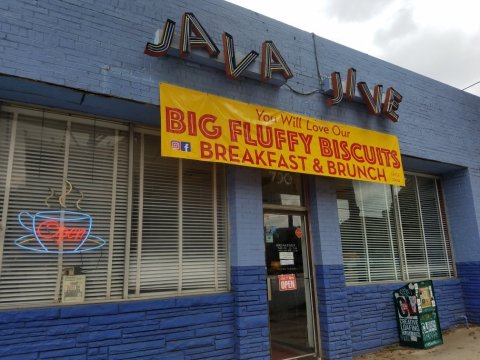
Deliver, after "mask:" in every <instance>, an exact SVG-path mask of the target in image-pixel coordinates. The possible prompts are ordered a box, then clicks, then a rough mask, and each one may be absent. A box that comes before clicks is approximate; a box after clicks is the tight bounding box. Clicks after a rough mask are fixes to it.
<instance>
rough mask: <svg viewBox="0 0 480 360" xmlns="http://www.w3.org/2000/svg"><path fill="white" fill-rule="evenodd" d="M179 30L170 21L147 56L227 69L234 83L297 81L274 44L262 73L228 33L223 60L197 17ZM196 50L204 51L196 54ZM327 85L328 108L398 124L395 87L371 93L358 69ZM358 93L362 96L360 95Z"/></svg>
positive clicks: (264, 56) (265, 49) (267, 44)
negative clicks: (360, 110)
mask: <svg viewBox="0 0 480 360" xmlns="http://www.w3.org/2000/svg"><path fill="white" fill-rule="evenodd" d="M175 27H176V23H175V21H173V20H171V19H167V21H166V22H165V25H164V28H163V31H162V32H160V30H158V31H157V33H156V39H155V41H154V42H153V43H150V42H149V43H147V45H146V46H145V51H144V52H145V54H147V55H149V56H154V57H162V56H166V55H174V56H179V57H181V58H184V59H189V60H191V61H195V62H198V63H201V64H204V65H207V66H213V67H216V68H219V69H224V71H225V74H226V75H227V76H228V77H229V78H231V79H238V78H239V77H241V76H245V77H249V78H253V79H258V80H261V81H264V82H269V83H271V84H274V85H277V86H280V85H283V84H284V83H285V82H286V81H287V80H288V79H290V78H292V77H293V72H292V70H291V69H290V67H289V66H288V64H287V62H286V61H285V59H284V58H283V56H282V54H281V53H280V51H279V50H278V48H277V47H276V46H275V44H274V43H273V41H264V42H263V43H262V44H261V64H260V69H258V65H257V63H256V60H257V58H258V57H259V56H260V55H259V53H258V52H256V51H255V50H251V51H250V52H249V53H248V54H247V55H245V56H244V57H243V58H242V59H241V60H239V58H238V57H237V54H236V52H235V47H234V40H233V36H232V35H230V34H228V33H227V32H223V33H222V43H223V56H220V54H221V51H220V49H219V47H218V46H217V44H215V42H214V41H213V39H212V38H211V36H210V35H209V34H208V32H207V31H206V30H205V28H204V27H203V26H202V24H201V23H200V22H199V21H198V19H197V18H196V17H195V15H194V14H193V13H185V14H183V16H182V23H181V27H180V32H179V34H175ZM193 49H199V50H203V51H195V52H194V51H193ZM279 78H281V80H279ZM326 83H328V85H327V86H328V89H327V90H325V91H324V94H325V95H327V96H328V97H329V98H328V99H327V104H328V105H331V106H333V105H337V104H339V103H341V102H342V101H350V102H358V103H362V104H364V105H365V106H366V107H367V108H368V109H369V111H370V113H371V114H373V115H383V116H385V117H386V118H388V119H390V120H392V121H394V122H396V121H398V114H397V112H396V111H397V110H398V108H399V105H400V103H401V101H402V96H401V95H400V93H398V91H396V90H395V89H394V88H393V87H388V88H387V89H386V91H385V94H383V86H382V85H379V84H377V85H375V86H374V88H373V91H371V90H370V88H369V87H368V86H367V84H366V83H365V82H363V81H361V82H357V81H356V70H355V69H354V68H350V69H348V70H347V76H346V81H345V82H343V81H342V78H341V75H340V73H339V72H333V73H332V74H331V76H330V80H329V81H328V82H326ZM357 89H358V91H359V93H360V96H358V95H357V93H356V92H357Z"/></svg>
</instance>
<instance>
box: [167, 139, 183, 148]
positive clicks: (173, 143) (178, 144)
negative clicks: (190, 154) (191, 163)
mask: <svg viewBox="0 0 480 360" xmlns="http://www.w3.org/2000/svg"><path fill="white" fill-rule="evenodd" d="M170 147H171V148H172V150H181V149H182V143H181V142H180V141H177V140H172V141H171V142H170Z"/></svg>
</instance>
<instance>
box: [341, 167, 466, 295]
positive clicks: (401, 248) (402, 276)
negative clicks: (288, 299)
mask: <svg viewBox="0 0 480 360" xmlns="http://www.w3.org/2000/svg"><path fill="white" fill-rule="evenodd" d="M405 176H413V177H414V180H415V184H416V185H415V186H416V188H415V195H416V202H415V206H420V196H421V195H420V193H419V190H418V178H427V179H432V180H433V181H434V184H435V199H436V205H437V209H438V214H439V222H440V229H441V237H442V239H441V246H442V247H443V248H444V251H445V255H446V257H445V260H446V262H447V268H448V269H445V271H447V272H448V274H449V275H448V276H433V277H432V276H431V272H432V267H433V264H432V263H430V262H429V260H428V250H427V249H426V248H427V246H428V245H427V239H426V237H425V230H424V228H425V223H424V222H423V219H422V220H421V228H422V233H423V237H422V247H423V248H424V249H425V252H426V254H427V258H426V268H425V269H424V270H425V272H426V273H427V275H428V278H429V279H430V278H431V279H452V278H456V277H457V269H456V263H455V254H454V249H453V245H452V241H451V239H452V237H451V234H450V227H449V224H448V211H447V210H448V209H447V207H446V204H445V202H444V199H445V194H444V192H443V187H442V186H441V183H440V181H441V176H438V175H432V174H425V173H419V172H412V171H405ZM348 181H350V182H353V181H354V180H348ZM386 186H388V187H389V189H390V193H391V196H392V201H393V211H392V212H390V213H391V215H390V216H393V222H394V226H395V229H394V233H395V235H394V240H395V241H396V247H397V257H395V258H394V259H393V262H392V266H393V267H395V266H399V269H398V275H399V276H397V275H396V274H397V273H396V274H395V277H396V279H389V280H372V279H371V278H370V275H368V278H367V280H360V281H348V279H347V274H345V283H346V285H347V286H368V285H375V284H382V283H387V284H388V283H398V282H399V281H418V280H424V279H425V277H409V274H408V261H407V260H406V256H407V255H406V251H405V242H404V240H405V236H404V232H403V228H402V223H401V211H400V204H399V196H398V194H396V188H401V187H398V186H393V185H388V184H387V185H386ZM352 187H353V184H352ZM338 200H343V199H342V198H338V196H337V209H338V210H339V209H340V208H338ZM420 212H421V210H420ZM420 216H421V215H420ZM340 220H341V219H340V217H339V226H340V225H341V223H340ZM361 223H362V224H364V220H362V221H361ZM362 226H363V225H362ZM360 236H361V238H362V239H363V238H364V237H365V229H364V228H363V229H362V233H361V234H360ZM343 241H344V239H343V238H342V235H341V234H340V242H341V246H342V258H343V265H344V271H345V249H344V243H343ZM390 241H391V240H390ZM362 243H363V246H362V249H363V252H364V254H365V253H367V255H366V256H365V259H364V260H365V266H366V267H367V268H370V266H371V263H369V262H371V259H370V258H369V257H368V250H369V249H366V248H365V246H366V245H365V242H364V241H362ZM397 263H398V264H397ZM395 264H397V265H395ZM353 271H356V270H353Z"/></svg>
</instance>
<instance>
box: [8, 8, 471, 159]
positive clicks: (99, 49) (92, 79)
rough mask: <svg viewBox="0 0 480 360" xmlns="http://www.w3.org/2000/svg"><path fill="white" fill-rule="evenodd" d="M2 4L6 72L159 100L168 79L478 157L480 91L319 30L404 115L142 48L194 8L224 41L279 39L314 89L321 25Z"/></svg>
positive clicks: (413, 151)
mask: <svg viewBox="0 0 480 360" xmlns="http://www.w3.org/2000/svg"><path fill="white" fill-rule="evenodd" d="M1 7H2V11H1V12H0V23H1V24H2V27H1V28H0V32H1V34H0V35H1V36H0V49H1V56H0V73H4V74H8V75H15V76H18V77H24V78H29V79H34V80H39V81H42V82H48V83H53V84H58V85H63V86H66V87H71V88H75V89H81V90H85V91H88V92H92V93H98V94H105V95H111V96H114V97H119V98H125V99H131V100H135V101H138V102H141V103H147V104H154V105H158V103H159V95H158V83H159V82H161V81H165V82H170V83H173V84H177V85H180V86H185V87H189V88H193V89H198V90H202V91H207V92H211V93H215V94H220V95H222V96H226V97H230V98H235V99H238V100H241V101H246V102H250V103H258V104H260V105H265V106H270V107H274V108H279V109H284V110H287V111H290V112H294V113H300V114H304V115H308V116H311V117H314V118H325V119H328V120H333V121H338V122H342V123H349V124H352V125H356V126H361V127H363V128H369V129H375V130H380V131H384V132H389V133H394V134H396V135H397V136H398V137H399V139H400V142H401V150H402V152H403V153H404V154H406V155H411V156H417V157H425V158H428V159H431V160H437V161H442V162H446V163H453V164H458V165H464V166H468V167H478V165H479V160H477V157H476V156H475V157H472V156H470V154H472V153H477V154H478V152H479V147H478V145H476V140H475V139H477V138H478V136H479V135H480V127H479V126H478V125H477V120H478V116H479V113H480V99H479V98H478V97H476V96H473V95H471V94H468V93H465V92H461V91H459V90H456V89H454V88H452V87H450V86H447V85H444V84H441V83H439V82H437V81H434V80H431V79H428V78H425V77H423V76H420V75H418V74H415V73H412V72H410V71H407V70H405V69H402V68H399V67H397V66H394V65H392V64H389V63H386V62H384V61H381V60H379V59H375V58H373V57H371V56H369V55H367V54H363V53H360V52H358V51H355V50H352V49H349V48H347V47H344V46H341V45H339V44H336V43H334V42H331V41H329V40H326V39H323V38H320V37H315V42H316V48H317V60H318V64H319V70H320V73H321V74H324V75H326V74H330V73H331V72H332V71H335V70H336V71H340V72H341V73H342V74H343V75H344V74H345V71H346V69H347V68H349V67H355V68H356V69H357V80H358V81H365V82H367V84H369V85H370V86H372V85H373V84H374V83H381V84H383V85H384V87H385V88H387V87H389V86H393V87H394V88H396V89H397V90H398V91H399V92H400V93H401V94H402V95H403V97H404V100H403V102H402V104H401V105H400V110H399V114H400V122H399V123H397V124H393V123H391V122H390V121H388V120H385V119H384V118H379V117H374V116H371V115H369V114H368V112H367V109H366V107H365V106H362V105H359V104H347V103H342V104H340V105H338V106H336V107H332V108H329V107H328V106H327V105H326V104H325V99H326V98H325V96H323V95H321V94H314V95H311V96H300V95H296V94H295V93H293V92H292V91H290V90H288V89H287V88H286V87H282V88H280V89H279V88H277V87H274V86H271V85H267V84H261V83H258V82H256V81H254V80H248V79H243V80H239V81H232V80H229V79H227V77H226V76H225V74H224V73H223V72H222V71H219V70H216V69H212V68H208V67H205V66H199V65H196V64H192V63H189V62H187V61H185V60H182V59H178V58H171V57H168V58H160V59H158V58H153V57H149V56H146V55H144V54H143V49H144V47H145V44H146V42H147V41H152V39H153V35H154V32H155V30H156V29H158V28H163V24H164V22H165V20H166V19H167V18H171V19H173V20H174V21H176V22H177V26H179V24H180V22H181V16H182V14H183V13H184V12H193V13H194V14H195V15H196V16H197V18H198V19H199V21H200V22H201V23H202V24H203V26H204V27H205V28H206V30H207V31H208V32H209V34H210V35H211V36H212V38H213V39H214V41H215V42H216V44H217V45H218V46H219V47H220V48H221V47H222V45H221V34H222V32H223V31H227V32H229V33H230V34H232V35H233V37H234V40H235V48H236V50H237V51H238V52H239V53H243V54H245V53H246V52H248V51H250V50H251V49H253V50H257V51H260V47H261V43H262V42H263V41H264V40H273V41H274V42H275V44H276V45H277V47H278V48H279V50H280V51H281V53H282V55H283V56H284V58H285V59H286V61H287V63H288V64H289V66H290V67H291V68H292V70H293V72H294V74H295V77H294V78H293V79H291V80H290V81H289V85H290V86H292V87H293V88H295V89H298V90H300V91H305V92H306V91H309V90H312V89H317V88H319V79H318V77H317V67H316V59H315V53H314V45H313V42H314V38H313V37H312V34H310V33H307V32H304V31H301V30H298V29H295V28H293V27H291V26H288V25H285V24H282V23H280V22H278V21H275V20H272V19H270V18H267V17H265V16H262V15H259V14H257V13H254V12H252V11H249V10H246V9H243V8H240V7H238V6H235V5H233V4H230V3H227V2H225V1H220V0H209V1H202V2H197V1H193V0H191V1H175V2H171V1H155V2H152V1H146V0H143V1H135V2H130V1H127V0H119V1H117V0H115V1H113V0H109V1H101V2H92V1H87V0H79V1H70V2H69V1H58V0H45V1H42V2H33V3H32V2H31V1H29V0H4V1H2V4H1ZM412 56H415V54H412ZM257 61H258V60H257ZM1 87H2V85H1V84H0V88H1Z"/></svg>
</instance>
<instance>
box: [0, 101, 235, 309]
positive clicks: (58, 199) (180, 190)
mask: <svg viewBox="0 0 480 360" xmlns="http://www.w3.org/2000/svg"><path fill="white" fill-rule="evenodd" d="M130 131H132V133H130ZM156 133H157V130H152V131H150V130H148V129H136V130H133V128H132V130H129V128H128V126H125V125H123V124H120V123H115V122H106V121H101V120H95V119H87V118H80V117H73V116H64V115H59V114H53V113H42V112H38V111H32V110H24V109H20V108H8V109H4V111H2V112H1V113H0V215H1V219H0V269H1V271H0V305H4V306H9V304H10V306H17V305H18V304H20V303H25V304H40V303H43V304H45V303H59V302H61V301H62V292H63V290H64V289H63V288H62V286H63V285H62V284H63V279H64V277H65V275H69V274H70V275H71V274H74V275H83V276H85V283H86V284H85V291H84V298H85V301H99V300H109V299H122V298H127V297H140V296H144V295H147V294H148V295H152V294H159V295H168V294H183V293H186V292H192V291H193V292H212V291H224V290H227V289H228V271H227V237H226V204H225V186H224V174H223V167H219V166H215V165H214V164H210V163H199V162H190V161H179V160H177V159H167V158H162V157H161V156H160V146H159V137H158V135H156ZM130 138H132V139H133V143H132V144H130V140H129V139H130ZM130 145H132V149H131V148H130ZM131 150H132V151H131ZM131 154H132V155H131ZM130 169H131V170H130ZM130 171H131V172H130ZM129 194H131V195H129Z"/></svg>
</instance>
